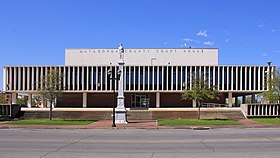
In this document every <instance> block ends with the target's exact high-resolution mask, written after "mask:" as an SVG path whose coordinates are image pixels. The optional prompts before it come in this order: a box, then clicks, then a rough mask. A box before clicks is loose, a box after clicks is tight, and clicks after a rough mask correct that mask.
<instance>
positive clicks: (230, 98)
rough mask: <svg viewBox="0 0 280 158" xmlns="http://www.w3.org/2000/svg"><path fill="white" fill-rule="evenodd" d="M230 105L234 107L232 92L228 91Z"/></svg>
mask: <svg viewBox="0 0 280 158" xmlns="http://www.w3.org/2000/svg"><path fill="white" fill-rule="evenodd" d="M228 106H229V107H232V92H229V93H228Z"/></svg>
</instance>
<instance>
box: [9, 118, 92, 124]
mask: <svg viewBox="0 0 280 158" xmlns="http://www.w3.org/2000/svg"><path fill="white" fill-rule="evenodd" d="M92 122H94V120H63V119H52V120H49V119H30V120H18V121H12V122H7V124H12V125H87V124H90V123H92Z"/></svg>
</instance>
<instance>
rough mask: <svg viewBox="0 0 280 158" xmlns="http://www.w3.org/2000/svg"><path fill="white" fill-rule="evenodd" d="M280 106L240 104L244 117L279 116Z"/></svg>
mask: <svg viewBox="0 0 280 158" xmlns="http://www.w3.org/2000/svg"><path fill="white" fill-rule="evenodd" d="M279 110H280V104H242V105H241V111H242V113H243V114H244V116H246V117H276V116H279V114H280V113H279Z"/></svg>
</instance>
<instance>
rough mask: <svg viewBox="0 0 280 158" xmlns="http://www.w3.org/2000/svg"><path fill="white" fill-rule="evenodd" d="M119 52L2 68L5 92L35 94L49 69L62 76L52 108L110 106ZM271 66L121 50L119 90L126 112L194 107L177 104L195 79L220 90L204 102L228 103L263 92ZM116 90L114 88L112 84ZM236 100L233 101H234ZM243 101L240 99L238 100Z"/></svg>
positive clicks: (182, 52)
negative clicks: (52, 63)
mask: <svg viewBox="0 0 280 158" xmlns="http://www.w3.org/2000/svg"><path fill="white" fill-rule="evenodd" d="M118 59H119V53H118V49H66V51H65V65H62V66H4V71H3V81H4V82H3V84H4V85H3V87H4V91H6V92H10V93H12V94H13V96H16V94H17V93H26V94H29V96H30V97H29V98H30V99H29V107H31V96H32V95H36V94H37V93H38V89H39V88H40V87H41V86H42V85H41V82H40V81H41V77H42V76H44V75H46V74H47V73H48V71H49V70H50V69H56V70H58V71H59V73H60V74H61V75H63V83H62V85H61V88H63V89H64V90H63V95H62V97H61V98H60V99H59V100H58V102H57V107H84V108H87V107H91V108H99V107H111V106H112V99H113V98H112V93H113V87H112V81H111V80H110V79H109V78H108V75H107V72H108V70H109V69H112V70H113V73H116V72H117V71H116V70H117V69H118V64H117V63H118ZM274 69H275V67H273V66H260V65H258V66H249V65H219V64H218V49H204V48H182V49H172V48H170V49H169V48H168V49H149V48H147V49H125V68H124V92H125V105H126V107H128V108H143V107H144V108H147V107H151V108H161V107H193V106H195V103H193V102H192V101H183V100H181V99H180V98H181V94H182V92H183V90H185V89H190V87H191V84H192V79H193V78H194V76H197V77H198V76H199V77H200V78H203V79H204V80H205V81H206V82H208V84H209V85H211V86H212V85H213V86H217V87H218V90H219V91H220V92H221V94H222V95H221V96H220V99H219V100H209V101H206V102H207V103H220V104H225V103H226V100H228V106H229V107H231V106H235V105H233V98H237V97H241V96H245V95H254V94H257V93H262V92H264V91H266V90H267V79H268V78H271V74H273V71H274ZM116 87H117V86H116ZM236 100H237V99H236ZM243 100H244V99H243Z"/></svg>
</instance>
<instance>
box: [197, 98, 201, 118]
mask: <svg viewBox="0 0 280 158" xmlns="http://www.w3.org/2000/svg"><path fill="white" fill-rule="evenodd" d="M197 119H198V120H200V101H198V111H197Z"/></svg>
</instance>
